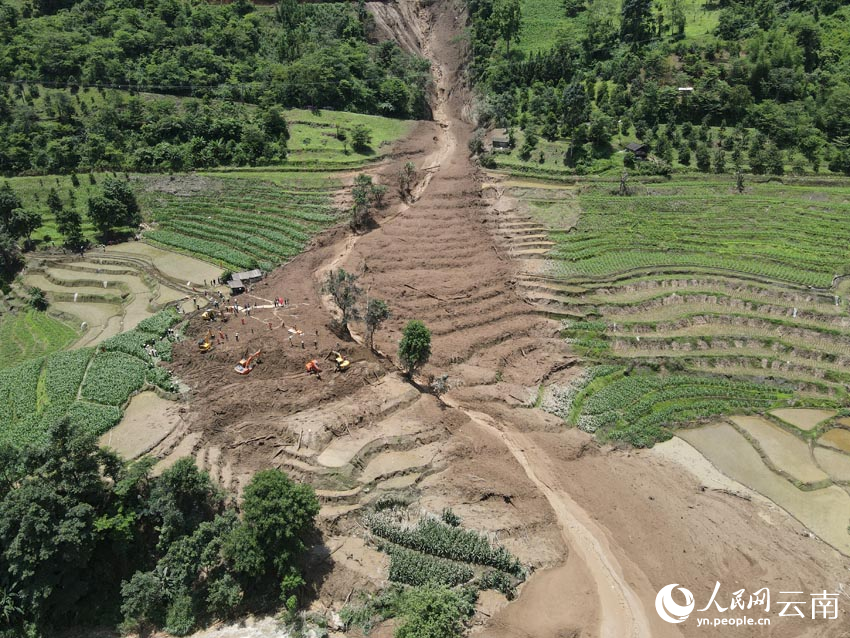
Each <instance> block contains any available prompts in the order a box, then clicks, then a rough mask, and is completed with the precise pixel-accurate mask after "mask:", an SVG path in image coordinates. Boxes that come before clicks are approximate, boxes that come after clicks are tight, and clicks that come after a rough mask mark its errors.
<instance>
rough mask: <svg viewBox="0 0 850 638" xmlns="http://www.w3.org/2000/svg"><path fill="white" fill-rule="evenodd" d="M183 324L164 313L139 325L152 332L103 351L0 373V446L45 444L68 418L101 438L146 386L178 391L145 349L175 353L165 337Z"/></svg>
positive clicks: (127, 336)
mask: <svg viewBox="0 0 850 638" xmlns="http://www.w3.org/2000/svg"><path fill="white" fill-rule="evenodd" d="M177 318H178V315H177V314H176V313H174V312H172V311H163V312H161V313H158V314H157V315H154V316H153V317H150V318H149V319H146V320H144V321H142V322H141V323H140V324H139V328H147V329H148V330H150V332H146V331H143V330H140V329H138V328H137V329H136V330H131V331H130V332H127V333H124V334H122V335H119V336H118V337H114V338H112V339H109V340H107V341H105V342H104V343H102V344H101V345H100V346H99V347H98V348H97V349H95V348H83V349H80V350H73V351H68V352H55V353H52V354H50V355H47V356H46V357H41V358H39V359H35V360H32V361H29V362H27V363H24V364H21V365H18V366H15V367H13V368H9V369H7V370H4V371H2V372H0V442H8V443H12V444H16V445H22V444H39V443H42V442H44V440H45V438H46V434H47V431H48V430H49V428H50V426H51V425H53V423H55V422H56V421H58V420H59V419H61V418H63V417H65V416H68V417H69V418H70V420H71V421H72V423H73V424H74V425H75V426H77V427H80V428H82V429H84V430H86V431H88V432H92V433H94V434H100V433H102V432H104V431H106V430H108V429H109V428H110V427H112V426H113V425H115V424H116V423H117V422H118V421H119V420H120V418H121V409H120V407H119V406H121V405H123V404H124V402H126V401H127V399H128V398H129V396H130V395H131V394H132V393H133V392H135V391H136V390H138V389H140V388H141V387H142V386H143V385H144V384H145V383H148V384H151V385H156V386H159V387H161V388H163V389H165V390H174V389H175V388H174V382H173V381H172V379H171V374H170V373H169V372H168V371H167V370H165V369H164V368H159V367H156V366H155V365H154V363H153V361H152V360H151V358H150V357H149V356H148V355H147V353H146V352H145V351H144V347H143V346H144V343H145V342H148V341H152V340H158V341H157V343H161V344H162V345H161V346H160V347H162V348H163V349H166V347H170V341H168V340H163V339H162V338H161V337H162V336H163V334H164V333H165V332H166V331H167V330H168V328H169V327H170V326H172V325H173V323H174V322H175V321H176V320H177ZM163 342H164V343H163ZM166 344H167V345H166ZM78 395H79V396H81V399H80V400H78Z"/></svg>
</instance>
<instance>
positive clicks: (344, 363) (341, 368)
mask: <svg viewBox="0 0 850 638" xmlns="http://www.w3.org/2000/svg"><path fill="white" fill-rule="evenodd" d="M330 357H334V362H335V363H336V371H337V372H345V371H346V370H348V368H349V367H350V366H351V361H349V360H348V359H346V358H345V357H343V356H342V355H341V354H340V353H339V352H337V351H336V350H332V351H331V353H330V355H328V358H330Z"/></svg>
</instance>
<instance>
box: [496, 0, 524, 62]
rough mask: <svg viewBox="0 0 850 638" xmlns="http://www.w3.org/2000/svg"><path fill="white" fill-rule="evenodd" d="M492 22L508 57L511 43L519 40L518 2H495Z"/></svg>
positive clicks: (499, 0) (520, 25)
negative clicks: (503, 43)
mask: <svg viewBox="0 0 850 638" xmlns="http://www.w3.org/2000/svg"><path fill="white" fill-rule="evenodd" d="M493 22H494V25H495V27H496V31H497V32H498V33H499V35H500V36H501V38H502V39H503V40H504V41H505V44H506V46H507V52H508V56H510V54H511V41H512V40H518V39H519V31H520V28H521V27H522V7H521V5H520V0H496V3H495V6H494V7H493Z"/></svg>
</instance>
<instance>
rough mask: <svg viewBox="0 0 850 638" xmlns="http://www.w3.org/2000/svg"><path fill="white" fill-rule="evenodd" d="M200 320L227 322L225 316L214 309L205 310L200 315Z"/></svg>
mask: <svg viewBox="0 0 850 638" xmlns="http://www.w3.org/2000/svg"><path fill="white" fill-rule="evenodd" d="M201 318H202V319H206V320H207V321H215V320H216V319H220V320H221V321H223V322H227V314H226V313H224V312H221V311H220V310H215V309H214V308H210V309H209V310H205V311H204V312H203V313H202V314H201Z"/></svg>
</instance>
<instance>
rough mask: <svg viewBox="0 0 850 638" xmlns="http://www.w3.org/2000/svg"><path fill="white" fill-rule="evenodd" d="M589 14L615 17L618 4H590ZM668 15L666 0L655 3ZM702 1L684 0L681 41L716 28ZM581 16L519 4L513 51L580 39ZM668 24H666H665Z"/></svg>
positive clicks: (540, 1)
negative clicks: (517, 33)
mask: <svg viewBox="0 0 850 638" xmlns="http://www.w3.org/2000/svg"><path fill="white" fill-rule="evenodd" d="M590 4H591V5H592V7H591V11H596V12H599V13H601V14H603V15H614V16H619V14H620V8H621V6H622V3H621V1H620V0H591V1H590ZM657 4H660V5H661V6H663V7H664V11H665V15H669V11H668V7H669V4H670V3H669V0H661V2H659V3H657ZM703 4H704V2H703V0H684V9H685V17H686V19H687V24H686V27H685V39H686V40H689V39H692V40H699V39H702V38H704V37H705V36H706V35H708V34H710V33H711V32H712V31H713V30H714V28H715V27H716V26H717V16H718V11H717V10H707V9H705V8H704V7H703ZM586 15H587V12H584V13H581V14H579V15H578V16H576V17H575V18H570V17H568V16H567V15H566V13H565V12H564V6H563V3H562V2H561V0H522V31H521V33H520V39H519V42H518V43H517V45H516V46H517V49H518V50H520V51H523V52H524V53H537V52H542V51H547V50H549V49H551V48H552V46H553V45H554V44H555V43H556V41H557V39H558V35H559V34H563V35H564V36H566V37H573V38H575V37H580V36H581V35H583V34H584V31H585V19H586V18H585V16H586ZM668 22H669V20H668Z"/></svg>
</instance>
